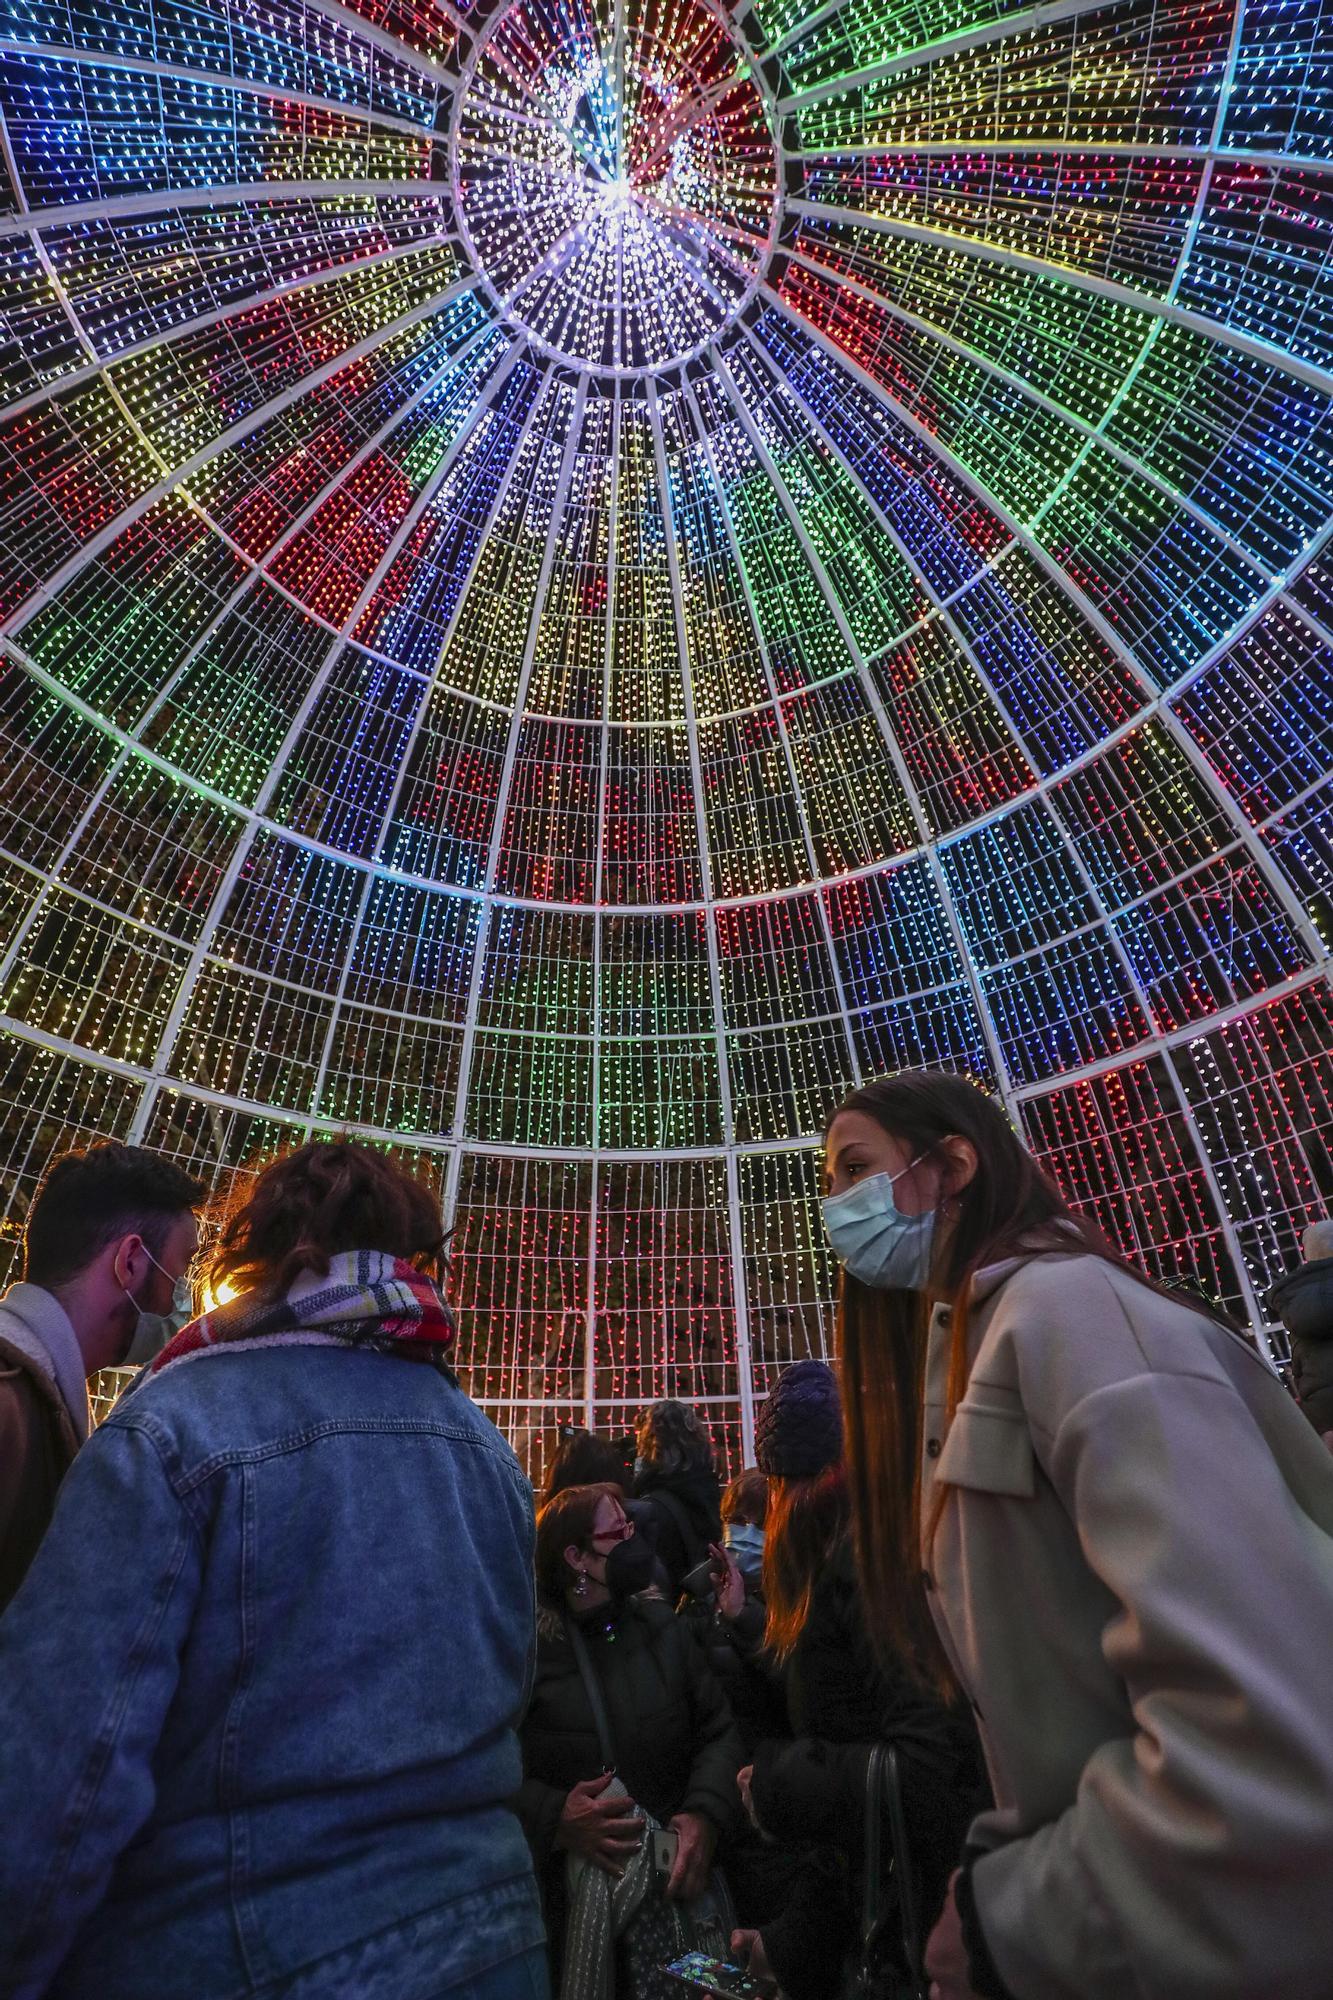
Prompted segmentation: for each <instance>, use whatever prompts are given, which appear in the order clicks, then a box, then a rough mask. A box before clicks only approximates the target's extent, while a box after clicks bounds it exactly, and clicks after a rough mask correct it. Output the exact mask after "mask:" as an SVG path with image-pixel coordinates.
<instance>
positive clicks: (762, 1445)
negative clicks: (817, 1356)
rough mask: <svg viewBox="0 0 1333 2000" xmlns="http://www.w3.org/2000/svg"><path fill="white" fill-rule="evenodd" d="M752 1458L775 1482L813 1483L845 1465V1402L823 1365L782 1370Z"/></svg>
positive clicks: (758, 1423)
mask: <svg viewBox="0 0 1333 2000" xmlns="http://www.w3.org/2000/svg"><path fill="white" fill-rule="evenodd" d="M754 1455H755V1458H756V1460H757V1461H758V1464H759V1469H760V1471H761V1472H767V1473H768V1474H769V1475H770V1477H771V1478H774V1479H813V1478H814V1476H815V1475H816V1473H820V1472H826V1471H827V1470H828V1468H829V1466H831V1465H841V1463H842V1399H841V1398H840V1396H839V1395H838V1378H837V1376H836V1375H835V1374H834V1373H833V1370H832V1369H831V1368H830V1367H829V1366H828V1364H827V1362H824V1361H793V1362H792V1364H791V1366H790V1367H789V1368H784V1369H783V1371H782V1373H781V1374H780V1375H779V1376H778V1379H777V1382H776V1383H775V1384H774V1387H773V1391H772V1394H771V1395H770V1396H769V1398H768V1400H767V1402H765V1403H763V1404H762V1405H761V1406H760V1410H759V1414H758V1416H757V1417H756V1418H755V1425H754Z"/></svg>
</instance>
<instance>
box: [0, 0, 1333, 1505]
mask: <svg viewBox="0 0 1333 2000" xmlns="http://www.w3.org/2000/svg"><path fill="white" fill-rule="evenodd" d="M1321 38H1322V39H1321ZM1329 39H1330V33H1329V29H1328V27H1327V24H1326V22H1325V21H1324V20H1323V18H1322V17H1321V15H1320V13H1319V11H1318V10H1317V9H1316V8H1315V7H1313V6H1297V7H1292V6H1287V5H1282V4H1278V0H1248V4H1244V5H1243V6H1242V5H1241V4H1240V0H1216V4H1200V0H1098V4H1087V0H1057V4H1050V0H1043V4H1041V5H1038V6H1023V5H1017V4H1012V0H936V4H931V5H929V6H927V5H925V4H924V0H827V4H813V5H807V6H805V7H802V6H801V5H799V4H796V0H762V4H757V5H755V6H754V7H741V8H739V9H737V10H734V11H731V12H727V11H724V10H722V9H721V8H720V7H714V6H712V5H710V4H708V0H624V4H622V5H621V7H620V8H619V9H618V10H617V9H615V8H612V7H611V6H609V5H607V4H606V0H601V4H599V5H596V6H594V5H592V4H590V0H566V4H564V5H561V6H556V5H555V4H549V5H545V4H542V0H512V4H509V5H507V6H506V5H499V6H496V7H494V8H487V7H485V6H484V5H481V4H478V5H475V6H473V7H472V8H471V9H468V8H463V7H458V6H455V5H454V4H452V0H354V4H348V0H208V4H207V5H200V6H197V7H192V6H189V5H183V4H179V0H172V4H166V0H95V4H94V0H0V402H2V403H3V409H4V414H3V416H2V417H0V639H2V642H3V657H2V658H0V728H2V729H3V733H4V771H5V782H4V785H3V787H0V850H2V854H3V867H2V868H0V909H2V921H0V1016H2V1017H3V1019H2V1021H0V1028H2V1030H3V1037H4V1040H3V1048H4V1064H3V1069H0V1082H2V1086H3V1088H2V1091H0V1095H2V1097H3V1104H4V1111H3V1135H4V1177H3V1181H2V1182H0V1187H2V1188H3V1196H4V1202H5V1204H6V1207H5V1214H6V1216H7V1221H6V1225H5V1226H6V1229H7V1231H8V1235H7V1237H6V1238H5V1239H4V1240H5V1241H6V1242H7V1244H8V1247H9V1248H10V1250H11V1251H12V1250H13V1248H14V1247H15V1243H16V1238H17V1233H18V1230H19V1229H20V1228H21V1224H22V1218H23V1215H24V1211H25V1207H26V1203H27V1201H28V1199H29V1197H30V1195H31V1191H32V1188H33V1186H34V1184H35V1181H36V1178H37V1176H38V1175H39V1174H40V1172H41V1171H42V1169H43V1168H44V1166H45V1164H46V1162H47V1160H48V1159H49V1158H50V1156H51V1154H52V1153H53V1152H54V1151H57V1150H60V1149H61V1148H63V1147H65V1146H67V1145H70V1144H76V1143H82V1142H86V1141H87V1140H89V1139H90V1138H92V1137H95V1136H99V1135H108V1134H114V1135H118V1136H120V1137H123V1138H129V1139H134V1140H142V1141H145V1142H147V1143H151V1144H153V1145H156V1146H161V1147H164V1148H167V1149H169V1150H171V1151H172V1152H173V1153H175V1154H176V1155H178V1156H179V1157H180V1158H182V1159H183V1160H186V1161H188V1162H191V1163H193V1164H194V1165H196V1166H197V1167H199V1168H200V1169H201V1170H203V1171H205V1172H208V1173H216V1174H217V1175H218V1176H221V1175H223V1174H224V1173H225V1172H227V1171H228V1170H231V1169H237V1168H239V1169H240V1170H242V1171H244V1170H246V1169H247V1168H248V1167H250V1166H252V1165H253V1163H254V1162H255V1161H257V1160H259V1159H261V1158H263V1157H264V1156H265V1155H267V1154H269V1153H271V1152H272V1151H273V1150H274V1149H275V1148H277V1147H279V1146H281V1145H283V1144H288V1143H291V1142H292V1141H294V1140H299V1139H301V1138H302V1137H303V1136H305V1135H306V1134H307V1133H327V1132H338V1131H342V1130H349V1131H351V1132H353V1133H357V1134H361V1135H364V1136H367V1137H368V1138H370V1139H372V1140H374V1141H376V1142H378V1143H382V1144H385V1145H387V1146H392V1147H393V1148H395V1149H396V1151H397V1152H398V1154H399V1156H400V1157H401V1158H402V1159H403V1160H404V1161H405V1162H406V1163H407V1164H409V1165H410V1166H412V1167H413V1168H414V1169H415V1170H417V1171H419V1172H421V1173H423V1174H426V1175H429V1176H433V1177H434V1178H435V1179H436V1181H437V1182H438V1185H439V1187H440V1190H441V1195H442V1198H443V1200H444V1202H445V1204H446V1206H447V1209H448V1211H449V1213H450V1215H451V1216H452V1217H454V1218H455V1219H456V1222H457V1231H456V1236H455V1245H456V1251H457V1280H456V1288H457V1292H458V1298H459V1304H460V1309H461V1310H460V1317H461V1324H462V1348H463V1360H464V1363H465V1366H466V1369H467V1374H468V1379H469V1383H470V1386H471V1388H472V1389H473V1392H474V1393H475V1394H476V1395H477V1396H478V1397H479V1399H481V1400H482V1401H483V1403H484V1404H485V1406H486V1407H487V1408H488V1409H489V1410H491V1411H492V1412H493V1413H494V1415H495V1416H496V1418H497V1420H498V1421H499V1422H500V1423H501V1424H502V1425H503V1426H504V1427H505V1428H506V1429H508V1430H509V1431H510V1432H511V1434H513V1435H514V1436H515V1438H516V1440H517V1441H518V1442H519V1443H520V1444H521V1445H522V1446H523V1447H524V1448H525V1449H526V1450H527V1451H528V1452H529V1456H530V1461H531V1463H532V1465H533V1468H534V1470H540V1465H541V1462H542V1458H543V1454H544V1453H545V1452H546V1451H547V1450H548V1449H549V1446H550V1443H551V1440H552V1438H553V1436H554V1430H555V1426H556V1424H557V1422H559V1421H560V1420H574V1421H585V1420H589V1419H591V1420H592V1421H595V1422H596V1423H598V1424H599V1425H603V1426H612V1427H618V1426H619V1425H621V1424H622V1423H624V1422H625V1421H627V1420H628V1419H629V1418H631V1417H632V1416H633V1414H634V1412H635V1411H636V1410H637V1409H638V1408H639V1407H640V1406H641V1404H642V1403H643V1402H644V1401H645V1400H646V1399H648V1398H650V1397H652V1396H656V1395H659V1394H678V1395H682V1396H685V1397H688V1398H689V1399H690V1400H692V1401H696V1402H698V1403H699V1404H700V1405H701V1407H702V1408H703V1409H704V1410H705V1411H706V1412H707V1414H708V1416H709V1418H710V1421H711V1422H712V1425H713V1429H714V1435H715V1437H716V1439H717V1442H718V1445H719V1448H720V1450H721V1452H722V1454H723V1456H724V1457H725V1459H726V1460H727V1462H728V1463H729V1464H733V1465H734V1464H735V1463H737V1462H738V1461H739V1459H740V1458H741V1456H742V1455H743V1453H744V1451H745V1449H746V1447H747V1446H748V1443H749V1440H750V1437H751V1430H752V1422H753V1408H754V1403H755V1400H756V1398H757V1397H758V1396H760V1395H762V1394H763V1393H764V1390H765V1387H766V1385H767V1382H768V1381H769V1379H770V1378H771V1375H772V1372H773V1370H774V1369H775V1368H776V1367H777V1366H778V1365H780V1364H781V1362H783V1361H784V1360H787V1359H789V1358H791V1357H793V1356H798V1355H805V1354H808V1353H820V1352H823V1351H824V1350H825V1347H826V1344H827V1342H828V1339H829V1334H830V1309H829V1302H830V1298H831V1291H832V1272H831V1270H830V1267H829V1262H828V1258H827V1255H826V1252H825V1248H824V1245H823V1240H822V1233H821V1228H820V1222H819V1214H818V1205H817V1204H818V1179H817V1165H816V1162H817V1153H818V1135H819V1132H820V1128H821V1125H822V1121H823V1119H824V1118H825V1116H826V1114H827V1113H828V1111H829V1109H830V1108H831V1107H832V1106H833V1105H834V1104H835V1103H836V1102H837V1100H838V1098H839V1096H840V1094H841V1093H842V1091H843V1090H844V1089H845V1088H846V1086H847V1085H848V1084H849V1083H850V1082H851V1081H853V1080H855V1079H857V1078H860V1077H864V1076H868V1075H871V1074H874V1073H876V1072H879V1071H882V1070H884V1069H886V1068H890V1067H893V1066H895V1065H901V1064H903V1063H923V1062H924V1063H940V1064H945V1065H948V1066H949V1067H952V1068H958V1069H963V1070H966V1071H968V1072H970V1073H971V1074H973V1075H974V1076H975V1077H976V1078H977V1079H978V1080H979V1081H980V1082H981V1083H983V1084H984V1085H985V1086H986V1087H988V1088H990V1089H993V1090H996V1091H998V1092H999V1093H1000V1094H1001V1096H1002V1098H1003V1101H1004V1102H1005V1104H1006V1105H1007V1107H1008V1108H1009V1109H1010V1111H1011V1113H1012V1115H1013V1117H1014V1119H1015V1120H1016V1121H1017V1122H1018V1123H1019V1124H1020V1125H1021V1127H1022V1128H1023V1130H1024V1131H1025V1132H1026V1134H1027V1135H1028V1137H1029V1139H1030V1141H1031V1142H1032V1144H1033V1145H1034V1146H1035V1148H1036V1149H1037V1150H1038V1152H1039V1153H1040V1154H1041V1155H1042V1156H1043V1158H1045V1159H1046V1160H1047V1162H1048V1163H1049V1164H1050V1166H1051V1167H1052V1169H1053V1170H1054V1171H1055V1173H1056V1174H1057V1175H1058V1176H1059V1178H1060V1179H1061V1180H1062V1182H1063V1184H1064V1185H1065V1187H1066V1188H1067V1190H1068V1191H1069V1193H1070V1194H1071V1195H1072V1197H1073V1198H1074V1199H1075V1200H1076V1201H1077V1202H1080V1203H1081V1204H1083V1205H1084V1207H1085V1208H1086V1209H1087V1210H1088V1211H1089V1212H1090V1213H1091V1214H1093V1215H1094V1216H1095V1217H1096V1218H1097V1219H1099V1220H1100V1221H1101V1222H1102V1223H1103V1224H1104V1225H1105V1226H1106V1228H1107V1229H1108V1230H1109V1231H1110V1232H1111V1233H1112V1234H1113V1235H1114V1236H1116V1237H1117V1238H1118V1239H1119V1241H1120V1242H1122V1243H1123V1244H1124V1245H1125V1246H1126V1248H1127V1249H1129V1250H1130V1251H1131V1252H1133V1253H1134V1254H1136V1255H1138V1256H1140V1257H1142V1258H1143V1259H1144V1260H1145V1261H1146V1262H1147V1263H1148V1264H1149V1265H1150V1266H1151V1267H1152V1268H1154V1269H1155V1270H1158V1271H1162V1272H1166V1273H1177V1272H1185V1273H1192V1274H1194V1275H1195V1276H1197V1277H1198V1278H1199V1279H1200V1280H1201V1281H1202V1282H1203V1283H1204V1284H1205V1285H1206V1286H1207V1287H1208V1288H1209V1289H1210V1290H1212V1291H1214V1292H1215V1293H1217V1294H1218V1295H1220V1296H1221V1297H1223V1298H1224V1299H1225V1300H1226V1301H1227V1302H1228V1303H1229V1304H1230V1305H1231V1306H1232V1307H1233V1308H1234V1309H1235V1310H1236V1311H1237V1312H1238V1313H1239V1314H1240V1315H1241V1316H1242V1317H1244V1318H1246V1319H1247V1320H1249V1321H1250V1322H1251V1323H1252V1324H1254V1325H1256V1326H1260V1327H1261V1326H1263V1325H1264V1324H1265V1323H1266V1303H1265V1302H1266V1293H1267V1288H1268V1286H1269V1284H1270V1283H1271V1282H1272V1280H1273V1279H1274V1277H1275V1276H1276V1275H1277V1274H1278V1273H1279V1272H1280V1271H1281V1270H1283V1269H1284V1268H1287V1267H1289V1266H1290V1265H1291V1264H1293V1263H1294V1262H1295V1261H1296V1259H1297V1258H1298V1256H1299V1235H1300V1231H1301V1229H1302V1227H1303V1225H1304V1224H1305V1223H1306V1222H1307V1221H1308V1220H1309V1219H1310V1218H1312V1217H1313V1216H1316V1215H1319V1214H1321V1213H1323V1212H1324V1211H1325V1209H1326V1206H1327V1204H1328V1202H1329V1199H1330V1196H1331V1195H1333V1154H1331V1152H1330V1148H1331V1147H1333V1061H1331V1060H1330V1051H1331V1050H1333V994H1331V993H1330V957H1329V937H1330V909H1331V905H1330V895H1331V894H1333V835H1331V833H1330V818H1329V811H1330V795H1331V793H1333V779H1331V778H1330V766H1331V765H1333V755H1331V754H1330V753H1331V751H1333V557H1330V554H1329V537H1330V524H1331V521H1333V448H1331V440H1333V416H1331V412H1333V351H1331V350H1333V167H1331V166H1330V145H1331V143H1333V60H1331V59H1330V57H1331V54H1333V51H1330V48H1329V46H1328V43H1329Z"/></svg>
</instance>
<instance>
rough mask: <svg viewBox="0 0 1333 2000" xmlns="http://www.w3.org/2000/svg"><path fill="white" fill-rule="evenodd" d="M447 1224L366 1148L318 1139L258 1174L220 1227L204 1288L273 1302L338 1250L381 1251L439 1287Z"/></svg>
mask: <svg viewBox="0 0 1333 2000" xmlns="http://www.w3.org/2000/svg"><path fill="white" fill-rule="evenodd" d="M444 1243H445V1230H444V1217H443V1215H442V1213H441V1209H440V1204H439V1201H438V1200H437V1198H436V1196H435V1195H434V1194H433V1193H432V1192H431V1190H430V1189H429V1188H427V1187H425V1186H423V1185H422V1183H421V1182H420V1181H415V1180H413V1179H412V1177H411V1175H410V1174H406V1173H404V1172H403V1170H402V1168H401V1167H397V1166H395V1165H394V1164H393V1162H392V1161H391V1160H388V1159H386V1158H385V1156H384V1155H383V1153H380V1152H377V1151H376V1150H375V1149H374V1147H372V1146H358V1145H355V1144H354V1143H353V1142H352V1141H351V1140H347V1139H318V1140H315V1141H314V1142H313V1143H312V1144H310V1145H308V1146H300V1147H298V1148H297V1149H296V1151H295V1152H292V1153H285V1154H284V1155H283V1156H282V1157H281V1158H280V1159H277V1160H274V1161H273V1162H272V1164H271V1165H270V1166H267V1167H265V1169H264V1171H263V1172H262V1173H261V1174H260V1176H259V1178H258V1180H257V1181H256V1182H255V1183H254V1186H253V1187H252V1188H251V1190H250V1193H249V1196H248V1198H247V1199H246V1200H245V1202H244V1203H243V1204H242V1205H241V1206H240V1207H239V1208H237V1209H234V1210H233V1211H232V1213H231V1214H230V1215H229V1216H228V1218H227V1220H226V1222H225V1223H224V1224H223V1227H222V1231H221V1234H220V1236H219V1238H218V1242H217V1247H216V1249H215V1250H214V1252H213V1258H212V1263H211V1265H210V1268H209V1277H208V1282H209V1287H210V1289H211V1290H212V1291H213V1292H215V1293H216V1292H217V1290H218V1288H219V1286H221V1285H229V1286H230V1287H231V1289H232V1290H233V1291H237V1292H250V1291H258V1292H262V1293H265V1294H267V1295H269V1296H270V1297H273V1298H280V1297H281V1296H282V1294H283V1293H284V1292H285V1291H286V1290H287V1287H288V1286H289V1285H290V1284H291V1282H292V1280H293V1279H294V1278H295V1277H296V1276H297V1274H298V1273H299V1272H301V1271H315V1272H317V1273H319V1275H320V1276H324V1275H326V1274H327V1272H328V1268H329V1259H330V1258H331V1257H336V1256H337V1255H338V1254H339V1252H340V1251H345V1250H383V1251H385V1252H386V1253H387V1254H388V1255H389V1256H391V1257H401V1258H403V1259H404V1260H405V1261H406V1262H407V1263H409V1264H412V1265H414V1266H415V1268H416V1269H417V1270H418V1271H422V1272H425V1273H426V1275H427V1276H428V1277H432V1278H434V1279H435V1280H436V1282H437V1283H439V1284H442V1283H443V1282H444V1275H445V1257H444Z"/></svg>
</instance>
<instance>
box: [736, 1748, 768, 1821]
mask: <svg viewBox="0 0 1333 2000" xmlns="http://www.w3.org/2000/svg"><path fill="white" fill-rule="evenodd" d="M753 1784H754V1765H753V1764H746V1765H745V1766H744V1767H743V1768H742V1769H741V1770H739V1771H737V1773H736V1789H737V1790H738V1791H739V1793H740V1795H741V1804H742V1805H743V1806H744V1807H745V1817H746V1818H747V1819H748V1820H749V1822H750V1825H751V1826H752V1827H753V1828H754V1830H755V1832H756V1833H762V1832H763V1828H762V1827H761V1826H760V1824H759V1815H758V1813H757V1812H756V1811H755V1809H754V1795H753V1793H752V1791H751V1786H752V1785H753Z"/></svg>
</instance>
